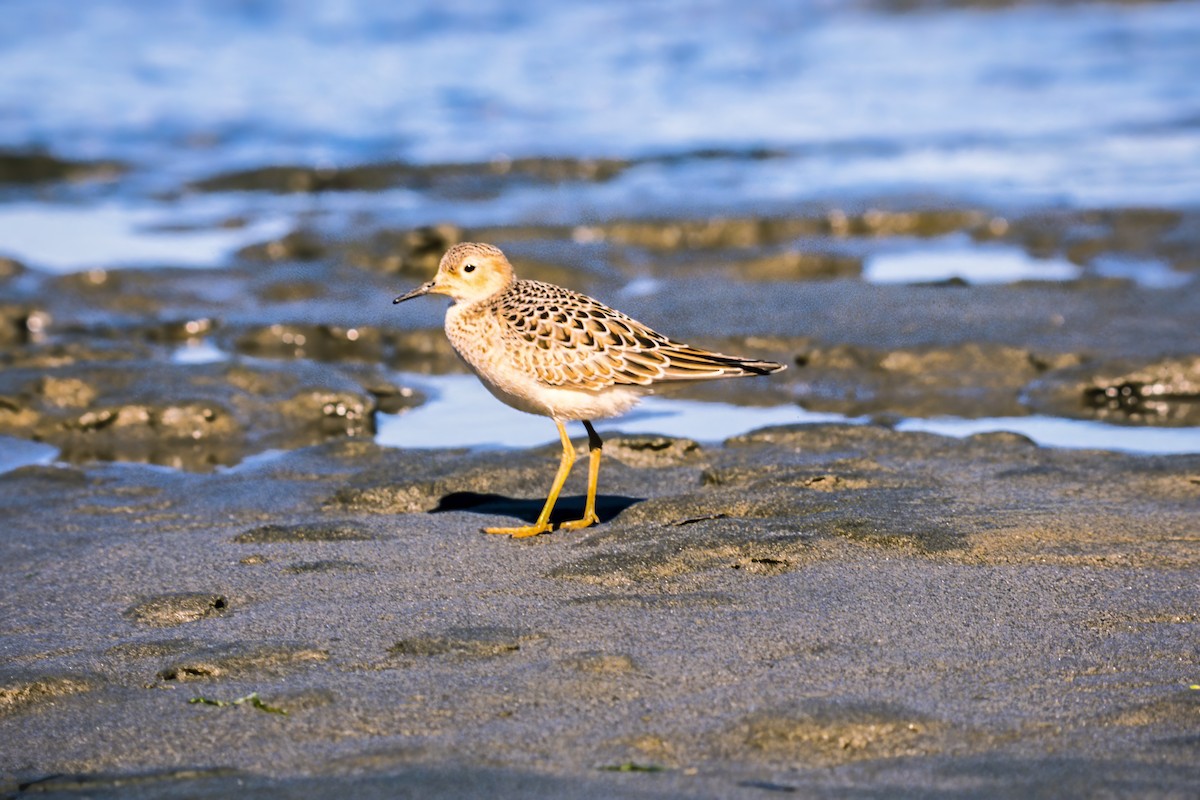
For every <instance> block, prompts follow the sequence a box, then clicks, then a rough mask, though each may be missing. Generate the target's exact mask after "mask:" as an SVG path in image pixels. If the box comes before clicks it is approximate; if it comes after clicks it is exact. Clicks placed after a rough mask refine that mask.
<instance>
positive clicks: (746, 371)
mask: <svg viewBox="0 0 1200 800" xmlns="http://www.w3.org/2000/svg"><path fill="white" fill-rule="evenodd" d="M430 292H434V293H438V294H446V295H449V296H450V297H452V298H453V299H454V301H455V302H454V305H452V306H450V308H449V309H448V310H447V311H446V335H447V337H449V339H450V343H451V344H452V345H453V346H454V349H455V350H456V351H457V352H458V354H459V355H460V356H462V358H463V360H464V361H465V362H466V363H467V364H468V365H469V366H470V367H471V369H472V370H473V371H474V372H475V374H476V375H477V376H479V379H480V380H481V381H482V382H483V384H484V386H486V387H487V388H488V390H489V391H490V392H491V393H492V394H494V395H495V396H496V397H498V398H499V399H500V400H502V401H504V402H505V403H508V404H509V405H511V406H513V407H514V408H518V409H520V410H522V411H528V412H529V413H531V414H541V415H542V416H546V417H550V418H551V419H553V420H554V422H555V424H556V425H557V426H558V431H559V437H560V438H561V439H562V443H563V456H562V459H561V461H560V463H559V471H558V474H557V475H556V476H555V479H554V484H553V486H552V487H551V490H550V496H549V497H548V498H547V500H546V505H545V507H544V508H543V510H542V513H541V515H540V516H539V517H538V521H537V522H536V523H534V524H533V525H528V526H523V527H520V528H489V529H487V531H488V532H489V533H507V534H511V535H513V536H532V535H535V534H538V533H543V532H545V531H548V530H550V529H551V525H550V512H551V511H552V510H553V508H554V503H555V501H556V499H557V498H558V493H559V492H560V491H561V489H562V484H563V482H565V481H566V478H567V474H568V472H569V471H570V468H571V464H572V463H573V462H574V460H575V450H574V448H573V447H572V446H571V442H570V439H569V438H568V437H567V432H566V428H565V427H564V425H563V423H564V422H565V421H567V420H580V421H582V422H583V424H584V427H585V428H586V429H587V432H588V440H589V445H590V448H591V459H590V468H589V471H588V472H589V475H588V477H589V480H588V495H587V507H586V510H585V512H584V517H583V518H582V519H579V520H576V521H574V522H568V523H563V524H562V525H560V526H559V527H562V528H581V527H585V526H587V525H591V524H593V523H595V522H597V521H599V520H598V518H597V517H596V512H595V499H596V480H597V476H598V474H599V466H600V448H601V444H602V443H601V441H600V437H599V436H597V435H596V431H595V429H594V428H593V427H592V424H591V420H593V419H599V418H604V417H611V416H616V415H617V414H622V413H624V412H626V411H628V410H629V409H630V408H632V407H633V406H634V405H636V404H637V402H638V400H640V399H641V397H642V395H644V394H645V393H646V392H647V391H649V390H650V389H651V387H652V386H653V385H654V384H656V383H662V382H667V381H691V380H703V379H708V378H725V377H739V376H745V375H769V374H770V373H772V372H778V371H779V370H782V369H783V368H784V367H783V365H782V364H776V363H775V362H773V361H756V360H753V359H746V358H739V357H737V356H728V355H724V354H721V353H714V352H710V351H708V350H701V349H699V348H696V347H691V346H689V345H685V344H680V343H679V342H675V341H672V340H671V339H669V338H667V337H666V336H664V335H662V334H661V333H658V332H657V331H655V330H653V329H651V328H649V327H647V326H645V325H643V324H642V323H640V322H638V321H637V320H635V319H632V318H631V317H628V316H626V315H625V314H622V313H621V312H620V311H617V310H615V309H613V308H609V307H608V306H606V305H604V304H603V303H601V302H600V301H599V300H596V299H594V298H591V297H588V296H587V295H585V294H580V293H579V292H574V291H571V290H570V289H564V288H563V287H561V286H555V285H553V284H549V283H542V282H540V281H529V280H517V278H516V277H515V275H514V274H513V269H512V265H511V264H509V263H508V259H507V258H505V256H504V253H502V252H501V251H500V250H499V249H498V248H496V247H493V246H492V245H488V244H478V243H464V244H459V245H455V246H454V247H452V248H451V249H450V250H449V251H447V253H446V255H444V256H443V257H442V261H441V264H440V265H439V266H438V273H437V275H436V276H435V277H434V279H433V280H432V281H429V282H428V283H426V284H423V285H421V286H419V287H417V288H416V289H414V290H412V291H411V292H409V293H407V294H404V295H401V296H400V297H397V298H396V299H395V301H394V302H396V303H400V302H403V301H405V300H409V299H411V298H413V297H419V296H421V295H424V294H429V293H430Z"/></svg>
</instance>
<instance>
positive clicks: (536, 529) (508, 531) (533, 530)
mask: <svg viewBox="0 0 1200 800" xmlns="http://www.w3.org/2000/svg"><path fill="white" fill-rule="evenodd" d="M549 530H550V525H523V526H521V527H520V528H484V529H483V532H484V533H495V534H498V535H500V536H511V537H513V538H514V539H524V538H526V537H528V536H537V535H538V534H539V533H547V532H549Z"/></svg>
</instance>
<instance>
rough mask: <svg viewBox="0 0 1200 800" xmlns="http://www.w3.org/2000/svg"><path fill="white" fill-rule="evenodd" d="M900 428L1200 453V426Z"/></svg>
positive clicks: (1028, 421)
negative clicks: (1004, 435)
mask: <svg viewBox="0 0 1200 800" xmlns="http://www.w3.org/2000/svg"><path fill="white" fill-rule="evenodd" d="M896 430H900V431H925V432H927V433H937V434H940V435H942V436H954V437H963V436H973V435H975V434H977V433H994V432H996V431H1008V432H1010V433H1019V434H1021V435H1022V436H1028V437H1029V438H1030V439H1032V440H1033V441H1034V442H1036V443H1037V444H1038V445H1040V446H1042V447H1061V448H1066V449H1072V450H1112V451H1115V452H1121V453H1137V454H1140V455H1182V454H1184V453H1200V428H1149V427H1133V426H1123V425H1109V424H1107V423H1104V422H1094V421H1092V420H1083V419H1063V418H1061V417H1043V416H1029V417H986V418H983V419H962V418H958V417H942V418H934V419H906V420H904V421H903V422H901V423H900V424H899V425H897V426H896Z"/></svg>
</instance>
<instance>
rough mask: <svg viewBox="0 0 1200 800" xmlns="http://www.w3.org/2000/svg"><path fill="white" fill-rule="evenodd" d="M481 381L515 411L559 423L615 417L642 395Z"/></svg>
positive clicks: (629, 391)
mask: <svg viewBox="0 0 1200 800" xmlns="http://www.w3.org/2000/svg"><path fill="white" fill-rule="evenodd" d="M476 374H478V373H476ZM479 378H480V380H481V381H482V382H483V385H484V386H486V387H487V389H488V391H489V392H491V393H492V394H493V395H495V396H496V397H497V398H498V399H500V400H501V401H503V402H505V403H507V404H508V405H510V406H512V407H513V408H516V409H519V410H521V411H525V412H527V413H529V414H539V415H541V416H543V417H550V418H552V419H556V420H579V419H605V418H607V417H615V416H617V415H618V414H624V413H625V412H626V411H628V410H629V409H631V408H633V407H634V406H635V405H637V403H638V401H639V400H641V392H639V391H637V390H635V389H631V388H627V387H623V386H622V387H609V388H607V389H601V390H599V391H592V390H589V389H570V388H566V387H562V386H548V385H546V384H541V383H538V384H530V385H523V384H521V383H514V382H505V381H502V382H494V381H493V380H491V379H490V378H487V377H484V376H483V375H480V376H479Z"/></svg>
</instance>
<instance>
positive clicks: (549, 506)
mask: <svg viewBox="0 0 1200 800" xmlns="http://www.w3.org/2000/svg"><path fill="white" fill-rule="evenodd" d="M554 424H555V425H557V426H558V436H559V438H560V439H562V447H563V451H562V458H561V459H559V462H558V473H557V474H555V476H554V483H552V484H551V485H550V495H549V496H548V497H547V498H546V505H544V506H542V513H541V514H538V518H537V522H535V523H533V524H532V525H524V526H522V527H520V528H484V529H483V532H484V533H499V534H506V535H508V536H511V537H513V538H514V539H523V538H525V537H526V536H537V535H538V534H539V533H545V532H546V531H548V530H550V527H551V525H550V512H551V511H553V510H554V504H555V503H556V502H558V493H559V492H561V491H562V487H563V484H564V483H566V482H567V476H568V475H570V474H571V465H572V464H574V463H575V445H573V444H571V439H570V437H568V436H567V428H566V426H565V425H563V424H562V423H561V422H559V421H558V420H555V421H554Z"/></svg>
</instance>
